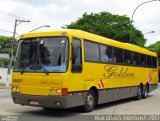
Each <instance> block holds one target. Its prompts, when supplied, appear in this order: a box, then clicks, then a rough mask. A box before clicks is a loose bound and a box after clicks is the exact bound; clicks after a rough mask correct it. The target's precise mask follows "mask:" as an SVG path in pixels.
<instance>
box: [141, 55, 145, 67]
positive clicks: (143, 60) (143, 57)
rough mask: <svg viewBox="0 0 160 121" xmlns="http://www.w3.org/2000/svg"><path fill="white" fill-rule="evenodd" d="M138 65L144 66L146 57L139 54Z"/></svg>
mask: <svg viewBox="0 0 160 121" xmlns="http://www.w3.org/2000/svg"><path fill="white" fill-rule="evenodd" d="M140 65H141V66H144V67H145V66H146V56H145V55H143V54H140Z"/></svg>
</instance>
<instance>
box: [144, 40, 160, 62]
mask: <svg viewBox="0 0 160 121" xmlns="http://www.w3.org/2000/svg"><path fill="white" fill-rule="evenodd" d="M147 49H149V50H151V51H154V52H156V53H157V54H158V56H159V64H160V41H157V42H156V43H154V44H151V45H149V46H148V47H147Z"/></svg>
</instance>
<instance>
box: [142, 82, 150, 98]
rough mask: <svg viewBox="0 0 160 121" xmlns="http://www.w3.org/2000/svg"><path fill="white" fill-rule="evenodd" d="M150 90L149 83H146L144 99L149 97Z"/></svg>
mask: <svg viewBox="0 0 160 121" xmlns="http://www.w3.org/2000/svg"><path fill="white" fill-rule="evenodd" d="M148 92H149V90H148V85H146V86H145V87H144V92H143V95H142V97H143V98H144V99H146V98H147V97H148Z"/></svg>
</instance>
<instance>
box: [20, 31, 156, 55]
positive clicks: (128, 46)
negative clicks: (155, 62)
mask: <svg viewBox="0 0 160 121" xmlns="http://www.w3.org/2000/svg"><path fill="white" fill-rule="evenodd" d="M46 36H73V37H77V38H81V39H87V40H92V41H94V42H98V43H102V44H107V45H111V46H114V47H118V48H122V49H125V50H131V51H134V52H138V53H142V54H147V55H151V56H155V57H157V54H156V53H155V52H152V51H149V50H147V49H146V48H142V47H139V46H136V45H133V44H129V43H123V42H119V41H116V40H113V39H109V38H105V37H102V36H99V35H96V34H92V33H89V32H85V31H82V30H76V29H60V30H54V31H53V30H52V31H35V32H29V33H26V34H23V35H21V37H20V38H21V39H23V38H32V37H46Z"/></svg>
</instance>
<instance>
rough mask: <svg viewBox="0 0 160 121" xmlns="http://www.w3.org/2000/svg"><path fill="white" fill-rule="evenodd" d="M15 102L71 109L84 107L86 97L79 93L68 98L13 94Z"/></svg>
mask: <svg viewBox="0 0 160 121" xmlns="http://www.w3.org/2000/svg"><path fill="white" fill-rule="evenodd" d="M11 95H12V99H13V102H14V103H16V104H21V105H29V106H36V107H44V108H60V109H65V108H70V107H76V106H81V105H84V102H85V95H84V94H83V95H80V94H78V93H76V94H73V95H67V96H33V95H26V94H25V95H24V94H21V93H15V92H12V93H11Z"/></svg>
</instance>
